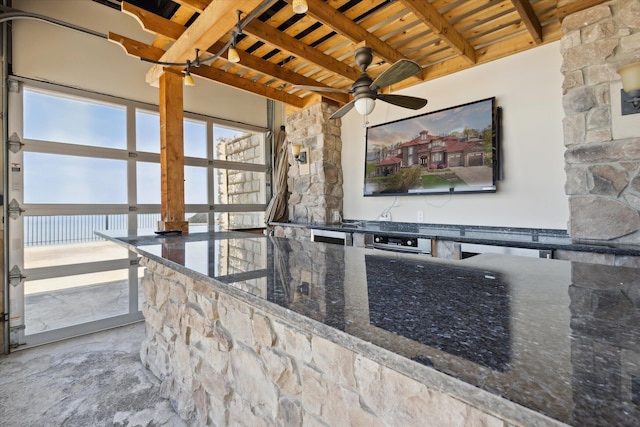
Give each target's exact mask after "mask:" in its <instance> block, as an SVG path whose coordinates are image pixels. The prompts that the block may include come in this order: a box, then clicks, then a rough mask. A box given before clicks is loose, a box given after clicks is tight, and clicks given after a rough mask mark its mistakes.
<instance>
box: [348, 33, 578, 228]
mask: <svg viewBox="0 0 640 427" xmlns="http://www.w3.org/2000/svg"><path fill="white" fill-rule="evenodd" d="M561 62H562V57H561V54H560V45H559V42H556V43H551V44H549V45H545V46H541V47H537V48H534V49H532V50H529V51H527V52H524V53H520V54H517V55H513V56H510V57H508V58H504V59H501V60H498V61H493V62H490V63H488V64H485V65H481V66H478V67H475V68H473V69H469V70H465V71H461V72H458V73H455V74H452V75H449V76H447V77H442V78H439V79H435V80H433V81H430V82H426V83H423V84H420V85H417V86H413V87H411V88H408V89H406V90H403V91H398V92H397V93H401V94H406V95H412V96H420V97H425V98H427V99H428V100H429V103H428V104H427V106H426V107H425V108H423V109H421V110H419V111H417V112H416V111H413V110H406V109H403V108H400V107H395V106H391V105H389V104H386V103H383V102H380V101H377V103H376V108H375V110H374V111H373V113H372V114H371V115H370V116H369V118H368V120H369V126H373V125H377V124H381V123H385V122H388V121H393V120H397V119H400V118H404V117H411V116H415V115H419V114H423V113H427V112H430V111H436V110H440V109H442V108H447V107H451V106H454V105H459V104H464V103H467V102H472V101H475V100H479V99H484V98H489V97H492V96H495V97H496V98H497V105H498V106H500V107H502V108H503V127H502V129H503V139H502V148H503V151H502V161H503V170H504V175H503V176H504V178H503V180H502V181H499V182H498V191H497V192H496V193H494V194H457V195H429V196H400V197H398V198H397V205H398V207H395V208H393V209H392V210H391V217H392V220H393V221H403V222H416V220H417V211H419V210H420V211H423V212H424V222H426V223H437V224H470V225H489V226H511V227H540V228H559V229H566V227H567V221H568V218H569V209H568V199H567V196H566V195H565V193H564V183H565V173H564V143H563V131H562V118H563V117H564V113H563V110H562V90H561V87H562V75H561V73H560V65H561ZM365 135H366V132H365V128H364V126H363V118H362V116H359V115H358V114H357V113H356V112H355V110H354V111H352V112H351V113H349V114H348V115H347V116H345V117H343V119H342V147H343V148H342V167H343V170H344V194H345V197H344V215H343V216H344V218H348V219H368V220H374V219H376V218H377V216H378V215H379V213H380V212H381V211H382V210H383V209H384V208H386V207H388V206H390V205H391V204H392V202H393V201H394V197H389V196H386V197H363V196H362V190H363V184H364V157H365Z"/></svg>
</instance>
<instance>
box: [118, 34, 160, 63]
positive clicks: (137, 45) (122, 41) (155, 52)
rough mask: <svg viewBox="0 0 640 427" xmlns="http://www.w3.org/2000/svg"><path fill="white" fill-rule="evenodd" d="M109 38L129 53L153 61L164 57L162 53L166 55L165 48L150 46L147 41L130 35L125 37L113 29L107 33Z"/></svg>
mask: <svg viewBox="0 0 640 427" xmlns="http://www.w3.org/2000/svg"><path fill="white" fill-rule="evenodd" d="M107 40H109V41H111V42H114V43H116V44H118V45H120V47H122V48H123V49H124V50H125V52H127V54H128V55H130V56H134V57H136V58H146V59H151V60H152V61H157V60H159V59H160V58H162V55H164V49H160V48H159V47H155V46H150V45H148V44H146V43H142V42H139V41H137V40H133V39H130V38H129V37H125V36H122V35H120V34H117V33H113V32H111V31H109V34H108V35H107Z"/></svg>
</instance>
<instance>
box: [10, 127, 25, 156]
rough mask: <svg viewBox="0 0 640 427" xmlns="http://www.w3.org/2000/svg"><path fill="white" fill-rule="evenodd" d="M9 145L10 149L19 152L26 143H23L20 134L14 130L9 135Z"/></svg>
mask: <svg viewBox="0 0 640 427" xmlns="http://www.w3.org/2000/svg"><path fill="white" fill-rule="evenodd" d="M8 145H9V151H11V152H12V153H17V152H18V151H20V150H22V146H23V145H24V144H23V143H22V141H20V137H19V136H18V134H17V133H15V132H14V133H12V134H11V136H10V137H9V141H8Z"/></svg>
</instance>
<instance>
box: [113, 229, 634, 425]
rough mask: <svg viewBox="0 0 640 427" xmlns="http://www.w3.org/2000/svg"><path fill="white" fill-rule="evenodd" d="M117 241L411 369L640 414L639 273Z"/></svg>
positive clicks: (557, 412) (519, 395)
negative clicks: (339, 334)
mask: <svg viewBox="0 0 640 427" xmlns="http://www.w3.org/2000/svg"><path fill="white" fill-rule="evenodd" d="M105 237H107V238H109V239H110V240H113V241H116V242H118V243H120V244H122V245H125V246H128V247H129V248H130V249H132V250H134V251H135V252H137V253H139V254H140V255H142V256H145V257H148V258H150V259H152V260H155V261H158V262H160V263H163V264H165V265H167V266H169V267H171V268H173V269H175V270H177V271H179V272H181V273H183V274H187V275H188V276H189V277H193V278H196V279H198V280H204V281H208V283H210V284H211V286H216V287H219V288H221V289H229V288H233V289H234V292H236V291H237V290H238V289H240V290H242V291H243V293H244V292H246V293H247V295H248V294H250V295H251V297H250V298H251V301H252V303H253V304H256V305H259V304H261V305H264V306H265V307H267V306H268V307H271V308H272V309H277V310H284V311H282V315H283V316H287V318H288V319H289V321H292V319H296V317H295V316H301V317H299V318H300V319H307V320H305V321H304V322H302V320H301V321H300V324H301V325H302V324H307V323H305V322H308V319H313V321H315V322H317V324H316V325H315V326H314V327H313V333H325V332H326V336H328V337H333V338H332V339H335V340H340V339H343V338H340V336H337V337H336V335H335V333H331V331H332V330H334V331H335V330H338V331H342V332H344V333H346V334H348V335H347V337H348V338H349V339H350V340H352V339H355V340H357V344H356V345H357V346H360V347H359V348H360V349H361V351H366V352H368V354H369V355H371V354H373V355H374V356H373V357H375V355H376V354H378V355H379V358H380V359H384V360H385V361H386V362H385V363H390V364H393V366H395V367H396V368H397V369H398V370H400V371H402V372H405V373H406V374H407V375H410V376H411V375H419V376H421V379H422V380H424V378H428V377H429V372H430V369H431V368H433V369H435V370H437V371H439V372H442V373H445V374H447V375H448V376H450V377H452V378H455V379H457V380H462V381H464V382H466V383H468V384H471V385H473V386H475V387H478V388H480V389H482V390H485V391H488V392H489V393H491V394H492V395H494V396H498V397H500V398H504V399H507V400H509V401H512V402H516V403H517V404H519V405H522V406H523V407H526V408H529V409H531V410H533V411H535V412H538V413H542V414H544V415H546V416H548V417H551V418H553V419H555V420H558V421H561V422H564V423H567V424H569V425H576V426H583V425H607V426H631V425H634V424H635V423H636V422H637V420H638V419H640V274H639V272H640V270H638V269H633V268H625V267H612V266H603V265H593V264H580V263H571V262H568V261H559V260H548V259H538V258H527V257H517V256H507V255H498V254H483V255H479V256H476V257H473V258H470V259H467V260H464V261H458V262H454V261H447V260H441V259H434V258H425V257H421V256H418V255H411V254H399V253H391V252H384V251H375V250H370V249H366V248H356V247H345V246H339V245H331V244H324V243H317V242H304V241H297V240H292V239H284V238H276V237H270V236H258V235H251V234H246V233H238V232H205V233H192V234H188V235H182V236H172V237H163V238H159V237H156V236H130V237H120V238H116V237H113V236H106V235H105ZM239 295H242V293H240V294H239ZM256 297H258V298H256ZM248 298H249V297H248ZM274 307H275V308H274ZM278 307H279V308H278ZM292 313H293V314H292ZM325 328H326V329H325ZM344 339H346V338H344ZM389 352H391V353H392V354H393V355H395V356H394V357H395V358H391V359H390V356H389ZM416 362H417V364H416ZM440 387H441V389H443V390H445V391H447V387H448V386H447V384H440ZM447 392H451V393H452V394H453V393H465V392H464V391H460V390H458V389H457V388H456V387H455V386H451V390H450V391H447ZM460 398H461V399H463V400H465V399H468V400H467V401H470V402H473V401H474V399H478V396H476V395H474V396H471V395H461V396H460Z"/></svg>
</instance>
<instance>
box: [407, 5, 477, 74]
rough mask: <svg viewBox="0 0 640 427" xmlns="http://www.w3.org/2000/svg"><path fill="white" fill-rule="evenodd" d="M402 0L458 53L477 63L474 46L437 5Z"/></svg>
mask: <svg viewBox="0 0 640 427" xmlns="http://www.w3.org/2000/svg"><path fill="white" fill-rule="evenodd" d="M400 2H401V3H402V4H403V5H404V6H405V7H406V8H407V9H409V10H411V12H413V14H414V15H415V16H417V17H418V18H420V20H422V22H424V23H425V24H426V25H427V26H428V27H429V28H431V29H432V30H433V31H434V32H435V33H436V34H438V35H439V36H440V37H441V38H442V40H444V42H445V43H447V44H448V45H449V46H451V48H452V49H453V50H455V51H456V52H457V53H458V55H460V56H462V57H463V58H464V59H465V60H467V61H468V62H469V63H471V64H475V63H476V52H475V49H474V48H473V46H471V44H469V42H468V41H466V40H465V39H464V38H463V37H462V36H461V35H460V33H458V31H456V29H455V28H454V27H453V25H451V24H450V23H449V22H448V21H447V20H446V19H445V18H443V16H442V15H440V13H439V12H438V9H436V8H435V6H433V5H432V4H431V3H429V2H428V1H424V0H400Z"/></svg>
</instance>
